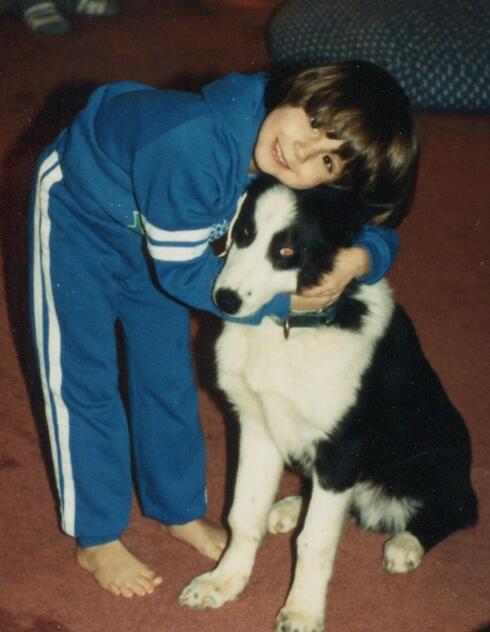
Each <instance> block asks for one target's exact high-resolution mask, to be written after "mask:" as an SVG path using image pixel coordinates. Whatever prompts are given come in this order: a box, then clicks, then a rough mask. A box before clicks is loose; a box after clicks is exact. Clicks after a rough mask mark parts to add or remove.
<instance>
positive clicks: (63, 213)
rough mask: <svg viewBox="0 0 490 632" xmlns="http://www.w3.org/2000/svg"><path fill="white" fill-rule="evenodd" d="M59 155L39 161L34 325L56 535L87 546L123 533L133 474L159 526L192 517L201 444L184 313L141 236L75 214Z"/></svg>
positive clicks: (92, 213)
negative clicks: (161, 281)
mask: <svg viewBox="0 0 490 632" xmlns="http://www.w3.org/2000/svg"><path fill="white" fill-rule="evenodd" d="M58 158H59V157H58V154H57V153H56V151H53V150H51V151H48V152H46V153H45V154H44V155H43V156H42V158H41V160H40V162H39V169H38V174H37V180H36V183H35V186H34V189H33V193H32V200H31V216H30V253H31V307H32V322H33V329H34V339H35V345H36V349H37V353H38V360H39V368H40V375H41V381H42V386H43V392H44V399H45V412H46V418H47V423H48V428H49V437H50V443H51V451H52V458H53V464H54V471H55V475H56V481H57V486H58V493H59V499H60V511H61V522H62V528H63V530H64V531H65V532H66V533H68V534H70V535H73V536H75V537H76V538H77V539H78V541H79V543H80V544H81V545H82V546H92V545H96V544H101V543H103V542H108V541H111V540H114V539H117V538H119V537H120V535H121V533H122V531H124V529H125V528H126V527H127V525H128V521H129V516H130V509H131V500H132V477H131V472H132V470H134V473H135V476H136V483H137V489H138V494H139V497H140V501H141V505H142V508H143V511H144V513H145V515H147V516H149V517H152V518H155V519H157V520H159V521H161V522H163V523H165V524H183V523H186V522H189V521H190V520H193V519H195V518H198V517H200V516H202V515H203V514H204V513H205V510H206V506H205V505H206V503H205V454H204V441H203V437H202V431H201V427H200V424H199V420H198V412H197V409H198V405H197V391H196V387H195V383H194V376H193V369H192V363H191V356H190V343H189V312H188V309H187V308H186V307H184V306H182V305H181V304H179V303H177V302H176V301H174V300H173V299H171V298H170V297H168V296H166V295H165V294H164V293H163V292H162V291H161V290H159V289H157V288H156V287H155V285H154V284H153V282H152V278H151V274H150V271H149V267H148V263H147V259H146V257H145V255H144V252H143V247H142V238H141V236H140V235H138V234H137V233H136V232H133V231H131V230H129V229H128V228H126V227H124V226H122V225H121V224H118V223H117V222H115V221H114V220H112V218H111V217H110V216H109V215H108V214H105V213H104V212H103V211H101V210H100V209H99V210H93V209H81V208H79V204H77V200H76V199H74V197H72V195H71V193H70V192H69V191H67V189H66V188H65V186H64V184H63V173H62V170H61V167H60V164H59V161H58ZM117 321H119V322H120V323H121V325H122V330H123V332H124V356H125V358H126V362H127V376H128V401H129V407H128V408H129V415H126V411H125V407H124V405H123V401H122V398H121V394H120V387H119V384H120V374H119V370H118V358H117V355H118V354H117V345H116V334H115V327H116V322H117ZM128 417H129V419H128Z"/></svg>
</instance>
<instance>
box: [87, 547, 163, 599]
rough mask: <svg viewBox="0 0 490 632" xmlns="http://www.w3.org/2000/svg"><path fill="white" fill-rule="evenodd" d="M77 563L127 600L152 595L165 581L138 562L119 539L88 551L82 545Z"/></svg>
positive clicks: (88, 548)
mask: <svg viewBox="0 0 490 632" xmlns="http://www.w3.org/2000/svg"><path fill="white" fill-rule="evenodd" d="M77 562H78V563H79V564H80V566H81V567H82V568H84V569H85V570H87V571H89V572H90V573H92V575H93V576H94V577H95V579H96V580H97V581H98V582H99V584H100V585H101V586H102V588H104V589H105V590H108V591H109V592H111V593H112V594H113V595H122V596H123V597H127V598H128V599H129V598H131V597H134V596H135V595H138V596H140V597H143V596H144V595H149V594H151V593H152V592H153V591H154V590H155V587H156V586H159V585H160V584H161V583H162V578H161V577H158V576H157V575H156V574H155V573H154V572H153V571H152V570H151V569H149V568H148V567H147V566H145V564H143V563H142V562H140V561H139V560H137V559H136V558H135V557H134V555H132V554H131V553H130V552H129V551H128V550H127V548H126V547H125V546H124V544H123V543H122V542H121V541H120V540H114V541H113V542H107V543H106V544H100V545H99V546H89V547H86V548H84V547H80V546H79V547H78V549H77Z"/></svg>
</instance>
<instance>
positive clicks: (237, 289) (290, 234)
mask: <svg viewBox="0 0 490 632" xmlns="http://www.w3.org/2000/svg"><path fill="white" fill-rule="evenodd" d="M367 219H369V209H368V208H367V207H366V205H365V204H363V202H362V200H360V198H359V197H358V196H356V195H354V194H352V193H350V192H348V191H345V190H340V189H335V188H332V187H328V186H320V187H316V188H314V189H310V190H307V191H297V190H293V189H290V188H288V187H286V186H285V185H283V184H281V183H280V182H278V181H277V180H275V179H274V178H271V177H269V176H261V177H260V178H257V179H256V180H255V181H254V182H253V183H252V184H251V186H250V188H249V189H248V191H247V194H246V196H245V198H244V200H243V203H242V205H241V207H240V209H239V211H238V215H237V217H236V219H235V221H234V223H233V226H232V229H231V235H230V237H231V246H230V248H229V250H228V253H227V257H226V261H225V264H224V267H223V269H222V271H221V273H220V274H219V275H218V277H217V279H216V282H215V286H214V290H213V299H214V302H215V303H216V305H217V306H218V308H219V309H220V310H221V311H222V312H225V313H227V314H231V315H234V316H239V317H244V316H249V315H250V314H253V313H254V312H256V311H257V310H258V309H260V308H261V307H262V306H263V305H265V304H266V303H267V302H269V301H270V300H271V299H272V297H273V296H275V295H276V294H280V293H296V292H300V291H301V290H302V289H303V288H306V287H309V286H313V285H315V284H316V283H317V282H318V281H319V279H320V277H321V275H322V274H323V273H325V272H328V271H330V270H331V269H332V267H333V264H334V259H335V255H336V253H337V251H338V250H339V249H340V248H347V247H349V246H351V245H352V244H353V242H354V240H355V238H356V235H357V234H358V233H359V231H360V230H361V228H362V226H363V224H364V223H365V222H366V221H367Z"/></svg>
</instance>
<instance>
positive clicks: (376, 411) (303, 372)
mask: <svg viewBox="0 0 490 632" xmlns="http://www.w3.org/2000/svg"><path fill="white" fill-rule="evenodd" d="M367 212H368V211H366V209H365V206H364V205H363V204H362V203H361V201H360V200H358V199H357V198H356V197H355V196H353V195H352V194H349V193H347V192H345V191H344V192H342V191H339V190H335V189H332V188H329V187H320V188H318V189H315V190H312V191H303V192H301V191H292V190H290V189H288V188H286V187H285V186H283V185H282V184H279V183H277V182H276V181H274V180H272V179H270V178H261V179H259V180H257V181H255V182H254V183H253V184H252V186H251V188H250V190H249V192H248V195H247V197H246V199H245V201H244V203H243V205H242V207H241V210H240V212H239V215H238V217H237V220H236V222H235V224H234V226H233V230H232V235H231V237H232V245H231V248H230V250H229V252H228V255H227V259H226V263H225V265H224V268H223V270H222V272H221V274H220V275H219V277H218V278H217V280H216V284H215V288H214V300H215V302H216V304H217V305H218V306H219V307H220V308H221V309H222V310H223V311H225V312H228V313H231V314H233V315H234V316H237V317H240V316H247V315H250V314H252V313H254V312H255V311H256V310H257V309H259V308H260V307H261V306H262V305H264V304H265V303H266V302H268V301H269V300H270V299H271V298H272V297H273V296H274V295H275V294H277V293H279V292H297V291H300V290H301V289H302V288H304V287H307V286H310V285H314V284H315V283H316V282H317V281H318V280H319V278H320V276H321V274H322V273H324V272H326V271H328V270H330V269H331V268H332V265H333V261H334V258H335V254H336V252H337V251H338V249H339V248H342V247H348V246H350V245H352V243H353V242H354V240H355V237H356V235H357V233H358V232H359V230H360V229H361V227H362V226H363V224H364V223H365V221H366V220H367V219H368V217H367ZM294 318H295V317H294V316H293V317H291V319H290V322H289V325H290V327H291V329H290V331H289V336H288V337H286V336H285V335H284V330H283V326H282V325H281V324H280V323H277V322H275V321H274V320H273V319H272V318H265V319H264V320H263V321H262V323H261V324H260V325H259V326H248V325H243V324H236V323H226V324H225V327H224V331H223V333H222V335H221V337H220V338H219V340H218V344H217V363H218V380H219V385H220V386H221V388H222V389H223V390H224V391H225V393H226V395H227V396H228V398H229V400H230V401H231V402H232V404H233V405H234V407H235V408H236V410H237V412H238V415H239V422H240V429H241V434H240V457H239V467H238V474H237V481H236V488H235V498H234V502H233V507H232V509H231V512H230V516H229V523H230V527H231V531H232V537H231V543H230V545H229V547H228V549H227V550H226V552H225V554H224V555H223V557H222V559H221V561H220V563H219V564H218V566H217V567H216V569H214V570H213V571H211V572H208V573H205V574H204V575H201V576H199V577H197V578H195V579H194V580H193V581H191V583H190V584H189V585H188V586H187V587H186V588H185V589H184V591H183V592H182V594H181V596H180V602H181V603H182V604H185V605H188V606H191V607H197V608H203V607H211V608H217V607H219V606H221V605H222V604H224V603H225V602H227V601H229V600H231V599H235V598H236V597H237V596H238V595H239V593H240V592H241V591H242V590H243V588H244V587H245V585H246V583H247V581H248V579H249V577H250V574H251V571H252V567H253V563H254V559H255V555H256V552H257V549H258V547H259V544H260V542H261V539H262V537H263V535H264V533H265V532H266V530H267V529H268V530H269V531H270V532H273V533H278V532H285V531H288V530H289V529H292V528H293V527H294V526H295V525H296V523H297V521H298V518H299V514H300V506H301V500H300V498H299V497H290V498H286V499H284V500H282V501H280V502H278V503H276V504H275V505H273V503H274V498H275V495H276V492H277V489H278V485H279V481H280V477H281V473H282V471H283V467H284V463H287V464H289V465H291V466H293V467H298V468H299V469H300V470H301V471H302V472H303V473H304V474H306V475H307V476H308V477H310V478H311V480H312V492H311V498H310V501H309V505H308V510H307V512H306V517H305V521H304V526H303V528H302V531H301V533H300V535H299V536H298V540H297V564H296V569H295V574H294V581H293V584H292V587H291V589H290V591H289V595H288V597H287V600H286V603H285V605H284V607H283V608H282V610H281V611H280V613H279V616H278V619H277V627H276V630H278V631H281V632H293V631H294V632H314V631H315V632H320V631H321V630H323V629H324V604H325V595H326V588H327V584H328V581H329V579H330V576H331V574H332V566H333V561H334V557H335V551H336V547H337V543H338V540H339V536H340V533H341V529H342V524H343V521H344V518H345V516H346V514H347V513H348V512H349V511H351V512H353V513H354V514H355V515H356V516H357V518H358V520H359V523H360V525H361V526H362V527H364V528H366V529H373V530H377V531H388V532H391V533H393V536H392V538H391V539H390V540H388V542H387V543H386V544H385V547H384V555H383V565H384V567H385V568H386V569H387V570H388V571H390V572H392V573H406V572H407V571H410V570H413V569H415V568H416V567H417V566H418V565H419V564H420V562H421V561H422V558H423V555H424V553H426V552H427V551H428V550H429V549H430V548H431V547H433V546H434V545H435V544H437V543H438V542H439V541H441V540H442V539H443V538H445V537H446V536H448V535H449V534H451V533H452V532H454V531H455V530H457V529H460V528H463V527H467V526H469V525H472V524H474V523H475V522H476V520H477V500H476V497H475V494H474V492H473V489H472V487H471V482H470V463H471V449H470V441H469V436H468V432H467V429H466V427H465V424H464V421H463V419H462V418H461V416H460V414H459V413H458V412H457V411H456V409H455V408H454V406H453V405H452V404H451V403H450V401H449V399H448V397H447V395H446V393H445V391H444V389H443V387H442V385H441V383H440V381H439V379H438V377H437V376H436V374H435V373H434V371H433V369H432V368H431V366H430V364H429V362H428V361H427V359H426V358H425V356H424V354H423V352H422V350H421V348H420V345H419V342H418V340H417V335H416V333H415V331H414V328H413V326H412V323H411V321H410V319H409V318H408V316H407V315H406V313H405V312H404V311H403V309H402V308H401V307H400V306H399V305H397V304H396V303H395V302H394V300H393V298H392V296H391V292H390V289H389V287H388V284H387V283H386V281H384V280H383V281H381V282H379V283H376V284H375V285H372V286H367V285H362V284H357V283H352V284H351V285H350V286H349V287H348V288H347V290H346V292H345V293H344V296H343V298H342V299H341V300H340V301H339V303H338V304H337V309H336V313H335V315H334V316H333V318H332V320H331V322H327V321H328V319H327V318H326V317H325V316H324V315H323V314H318V313H315V314H314V315H312V321H311V322H308V321H307V320H305V319H304V318H301V319H300V320H299V321H298V323H295V320H294ZM295 324H298V325H299V326H297V327H296V326H294V325H295ZM308 325H315V326H308Z"/></svg>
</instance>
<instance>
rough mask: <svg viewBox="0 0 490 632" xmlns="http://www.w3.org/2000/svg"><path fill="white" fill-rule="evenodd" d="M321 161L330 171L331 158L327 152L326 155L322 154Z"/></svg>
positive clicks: (331, 168)
mask: <svg viewBox="0 0 490 632" xmlns="http://www.w3.org/2000/svg"><path fill="white" fill-rule="evenodd" d="M323 162H324V164H325V167H326V168H327V170H328V172H329V173H332V170H333V160H332V158H331V157H330V156H329V155H328V154H327V155H326V156H323Z"/></svg>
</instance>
